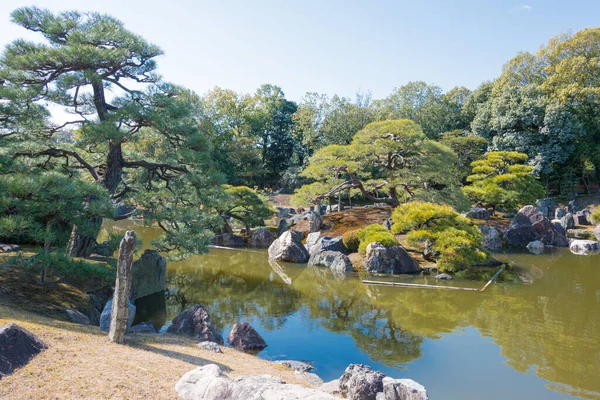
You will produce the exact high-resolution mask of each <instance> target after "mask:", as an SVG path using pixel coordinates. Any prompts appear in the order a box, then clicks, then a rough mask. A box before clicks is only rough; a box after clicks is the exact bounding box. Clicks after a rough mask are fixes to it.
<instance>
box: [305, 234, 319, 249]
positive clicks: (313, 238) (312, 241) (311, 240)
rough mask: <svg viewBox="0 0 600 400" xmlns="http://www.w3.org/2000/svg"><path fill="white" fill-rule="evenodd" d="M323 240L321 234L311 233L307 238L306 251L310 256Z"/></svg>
mask: <svg viewBox="0 0 600 400" xmlns="http://www.w3.org/2000/svg"><path fill="white" fill-rule="evenodd" d="M320 239H321V232H312V233H309V234H308V236H307V237H306V246H305V247H306V250H308V254H311V249H312V248H313V247H314V246H315V245H316V244H317V243H319V240H320Z"/></svg>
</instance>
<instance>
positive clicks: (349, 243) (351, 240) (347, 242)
mask: <svg viewBox="0 0 600 400" xmlns="http://www.w3.org/2000/svg"><path fill="white" fill-rule="evenodd" d="M342 243H344V246H345V247H346V249H347V250H348V251H349V252H350V253H354V252H356V251H358V246H360V239H359V237H358V230H352V231H347V232H344V234H343V235H342Z"/></svg>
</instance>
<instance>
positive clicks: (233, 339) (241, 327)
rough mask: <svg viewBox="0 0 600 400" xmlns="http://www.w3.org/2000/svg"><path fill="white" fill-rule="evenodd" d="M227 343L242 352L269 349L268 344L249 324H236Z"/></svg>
mask: <svg viewBox="0 0 600 400" xmlns="http://www.w3.org/2000/svg"><path fill="white" fill-rule="evenodd" d="M227 341H228V342H229V344H230V345H231V346H232V347H235V348H236V349H240V350H262V349H264V348H265V347H267V342H265V340H264V339H263V338H262V336H260V335H259V333H258V332H256V330H255V329H254V328H253V327H252V326H251V325H250V324H249V323H247V322H238V323H237V324H234V325H233V328H232V329H231V332H230V333H229V336H228V337H227Z"/></svg>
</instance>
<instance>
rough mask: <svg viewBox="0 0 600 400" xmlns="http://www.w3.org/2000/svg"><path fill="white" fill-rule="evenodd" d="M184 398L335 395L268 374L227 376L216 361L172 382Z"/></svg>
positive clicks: (264, 399)
mask: <svg viewBox="0 0 600 400" xmlns="http://www.w3.org/2000/svg"><path fill="white" fill-rule="evenodd" d="M175 390H176V391H177V394H178V395H179V397H180V398H182V399H183V400H301V399H302V400H334V399H336V397H334V396H332V395H330V394H329V393H325V392H323V391H320V390H316V389H309V388H307V387H304V386H302V385H293V384H286V383H285V382H284V381H283V380H281V379H279V378H277V377H274V376H271V375H258V376H251V377H239V378H236V379H230V378H229V377H228V376H227V375H225V374H224V373H223V371H222V370H221V368H220V367H219V366H218V365H215V364H209V365H205V366H203V367H198V368H196V369H194V370H192V371H190V372H188V373H186V374H185V375H184V376H183V377H182V378H181V379H180V380H179V382H177V384H176V385H175Z"/></svg>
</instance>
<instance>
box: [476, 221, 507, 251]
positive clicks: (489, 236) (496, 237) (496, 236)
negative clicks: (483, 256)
mask: <svg viewBox="0 0 600 400" xmlns="http://www.w3.org/2000/svg"><path fill="white" fill-rule="evenodd" d="M478 227H479V230H480V231H481V234H482V235H483V240H482V242H481V245H482V246H483V248H484V249H486V250H489V251H497V250H502V246H503V244H502V239H501V238H500V232H498V230H497V229H496V228H494V227H493V226H487V225H479V226H478Z"/></svg>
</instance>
